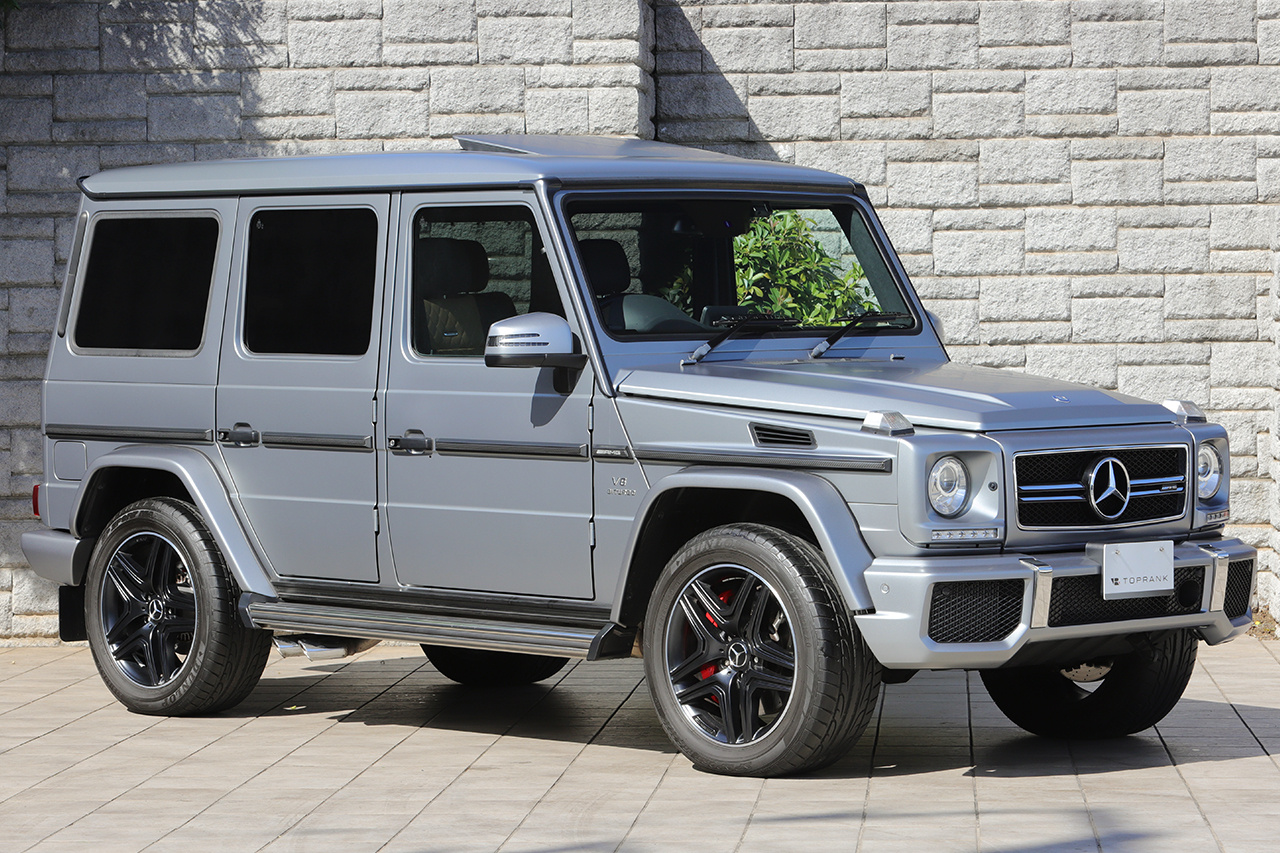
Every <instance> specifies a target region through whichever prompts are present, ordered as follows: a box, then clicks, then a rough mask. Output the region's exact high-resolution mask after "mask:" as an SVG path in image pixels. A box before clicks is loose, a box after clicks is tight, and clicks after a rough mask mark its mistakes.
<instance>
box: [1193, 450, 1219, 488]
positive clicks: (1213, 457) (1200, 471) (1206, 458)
mask: <svg viewBox="0 0 1280 853" xmlns="http://www.w3.org/2000/svg"><path fill="white" fill-rule="evenodd" d="M1221 485H1222V457H1221V456H1220V455H1219V454H1218V450H1217V448H1215V447H1214V446H1213V445H1212V444H1202V445H1200V452H1199V453H1197V454H1196V494H1197V495H1199V496H1200V500H1202V501H1207V500H1208V499H1209V498H1211V497H1213V496H1214V495H1216V494H1217V493H1218V487H1219V486H1221Z"/></svg>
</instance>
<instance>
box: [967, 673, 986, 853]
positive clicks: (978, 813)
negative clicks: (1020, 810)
mask: <svg viewBox="0 0 1280 853" xmlns="http://www.w3.org/2000/svg"><path fill="white" fill-rule="evenodd" d="M974 675H975V673H974V672H972V671H970V672H966V673H965V674H964V701H965V712H966V713H965V716H966V717H967V718H968V723H969V726H968V728H969V782H970V785H971V787H972V788H973V843H974V848H975V849H976V850H978V851H979V853H981V851H982V809H981V807H980V804H979V803H978V759H977V754H976V750H975V749H974V745H973V678H974Z"/></svg>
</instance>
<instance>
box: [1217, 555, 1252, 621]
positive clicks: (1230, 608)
mask: <svg viewBox="0 0 1280 853" xmlns="http://www.w3.org/2000/svg"><path fill="white" fill-rule="evenodd" d="M1252 597H1253V560H1234V561H1233V562H1231V563H1228V564H1227V595H1226V598H1224V599H1223V601H1222V611H1223V612H1224V613H1226V614H1227V618H1228V619H1238V618H1240V617H1241V616H1243V615H1245V614H1246V613H1248V612H1249V604H1250V601H1249V599H1251V598H1252Z"/></svg>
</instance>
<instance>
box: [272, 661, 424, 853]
mask: <svg viewBox="0 0 1280 853" xmlns="http://www.w3.org/2000/svg"><path fill="white" fill-rule="evenodd" d="M417 671H418V670H417V669H413V670H410V671H409V672H406V673H405V674H404V675H403V676H401V677H400V678H398V679H396V681H395V682H393V683H392V684H390V685H388V686H387V688H386V690H383V691H382V692H381V693H379V694H378V695H377V696H374V697H373V698H372V699H370V700H369V701H368V702H366V703H365V704H364V705H361V706H360V708H357V709H356V710H357V711H358V710H360V709H362V708H364V707H365V706H366V705H370V704H372V703H374V702H376V701H377V700H378V699H379V698H380V697H382V696H384V695H386V694H387V692H388V691H390V690H392V689H393V688H395V687H396V686H397V685H399V684H400V683H401V682H403V681H404V680H405V679H407V678H409V677H410V676H411V675H413V674H414V673H416V672H417ZM351 713H352V714H354V713H355V711H352V712H351ZM350 716H351V714H346V715H344V716H343V717H342V719H340V720H338V721H337V722H336V723H335V725H338V724H340V723H342V722H344V721H345V720H346V719H347V717H350ZM425 724H426V721H424V723H423V725H425ZM423 725H418V726H414V727H412V728H410V729H409V730H408V731H407V732H405V733H404V735H403V736H402V737H401V738H399V739H398V740H397V741H396V742H395V743H393V744H391V745H390V746H388V747H387V748H386V749H384V750H382V752H380V753H379V754H378V756H377V757H376V758H374V759H373V760H372V761H370V762H369V763H368V764H367V765H365V768H364V769H363V770H361V771H360V772H359V773H357V774H356V775H354V776H352V777H351V778H350V779H348V780H347V781H346V782H344V783H343V784H342V785H341V786H339V787H338V788H336V789H335V790H333V791H330V792H329V795H328V796H327V797H325V798H324V799H323V800H321V801H320V802H319V803H317V804H316V806H315V808H313V809H311V810H310V811H308V812H307V813H306V814H304V815H303V816H302V817H300V818H298V819H297V820H296V821H294V822H293V823H291V824H289V826H288V827H287V828H286V829H285V830H284V831H283V832H281V833H280V834H279V835H277V836H276V837H275V838H273V839H271V840H270V841H268V842H267V843H266V844H263V845H262V847H259V848H258V850H263V849H265V848H267V847H270V846H271V845H272V844H275V843H276V842H277V841H279V840H280V839H282V838H284V837H285V836H286V835H288V834H289V832H290V831H292V830H293V829H294V828H295V827H297V826H298V825H299V824H300V823H302V822H303V821H305V820H306V819H307V818H309V817H311V816H312V815H313V814H315V813H316V812H317V811H319V810H320V809H322V808H324V806H325V804H326V803H328V802H329V801H330V800H332V799H333V798H334V797H336V796H337V795H338V794H340V793H341V792H342V791H344V790H345V789H346V787H347V785H350V784H352V783H354V782H355V781H356V780H357V779H359V778H360V777H361V776H363V775H364V774H366V773H368V772H369V771H370V770H372V769H373V766H374V765H375V764H377V763H378V762H379V761H381V760H382V759H383V758H386V757H387V755H388V754H390V753H391V751H392V750H394V749H395V748H396V747H398V746H400V744H402V743H404V742H405V741H406V740H408V739H409V738H410V737H412V736H413V734H414V732H417V731H421V730H422V727H423ZM331 729H332V727H330V728H326V729H325V730H324V732H320V734H318V735H316V737H319V736H320V735H322V734H324V733H325V732H328V731H330V730H331ZM309 742H310V741H308V743H309ZM304 745H305V744H304ZM299 748H301V747H299ZM403 828H404V827H401V829H403ZM399 832H400V830H399V829H397V830H396V833H397V834H398V833H399Z"/></svg>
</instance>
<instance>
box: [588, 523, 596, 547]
mask: <svg viewBox="0 0 1280 853" xmlns="http://www.w3.org/2000/svg"><path fill="white" fill-rule="evenodd" d="M587 544H588V545H590V546H591V547H592V548H594V547H596V523H595V521H588V522H587Z"/></svg>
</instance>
